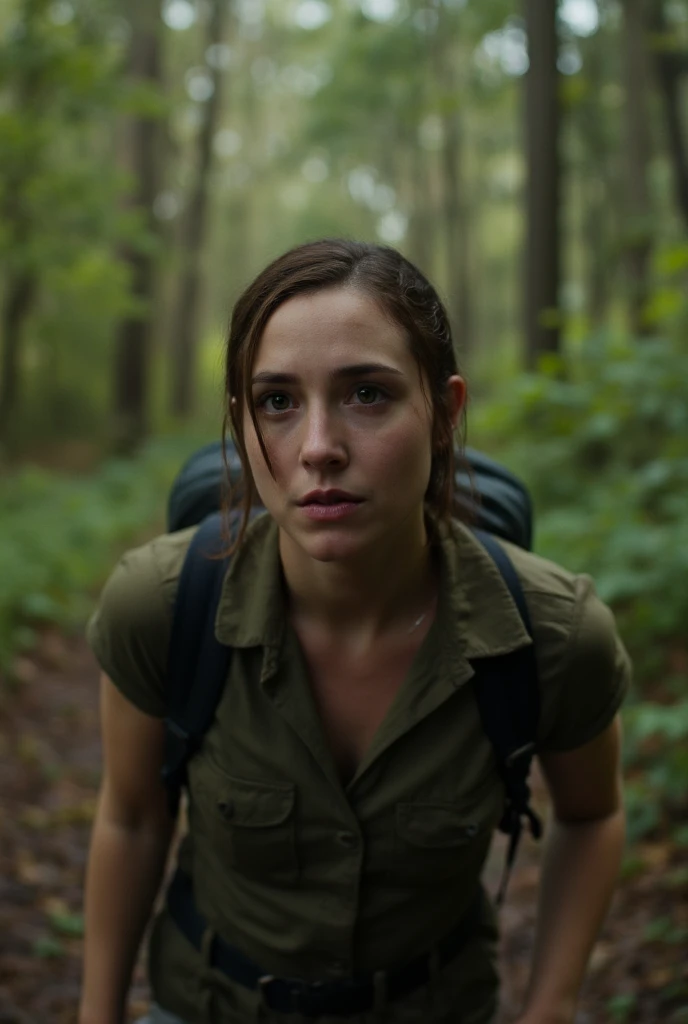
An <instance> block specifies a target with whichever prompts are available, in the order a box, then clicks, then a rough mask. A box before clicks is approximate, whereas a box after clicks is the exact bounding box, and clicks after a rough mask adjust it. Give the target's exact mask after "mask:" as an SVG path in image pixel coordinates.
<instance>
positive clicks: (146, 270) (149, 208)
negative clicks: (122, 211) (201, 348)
mask: <svg viewBox="0 0 688 1024" xmlns="http://www.w3.org/2000/svg"><path fill="white" fill-rule="evenodd" d="M131 30H132V34H131V42H130V47H129V61H128V64H129V73H130V76H131V77H132V78H133V79H135V80H138V81H141V82H143V83H145V84H146V85H148V86H152V87H159V85H160V83H161V66H160V29H159V18H158V5H157V4H156V3H154V2H152V0H139V2H138V4H133V5H132V14H131ZM158 128H159V122H158V117H157V116H156V115H146V114H140V115H134V116H133V117H132V119H131V120H130V122H129V123H128V124H127V125H126V126H125V146H124V152H125V159H126V163H127V165H128V170H129V171H130V173H131V175H132V177H133V178H134V182H135V184H134V191H133V193H132V195H131V196H130V198H129V203H130V205H131V206H132V207H133V208H136V209H138V210H140V211H141V213H142V215H143V218H144V221H145V225H146V228H147V231H148V236H149V237H148V239H147V242H146V244H145V245H130V246H127V247H126V248H125V249H124V251H123V254H122V256H123V259H124V260H125V262H126V263H127V264H128V265H129V270H130V293H131V298H132V300H133V304H134V307H135V308H134V310H133V312H131V313H130V314H129V315H128V316H127V317H126V318H125V319H124V320H123V321H122V322H121V323H120V325H119V329H118V333H117V337H116V349H115V371H114V372H115V380H114V408H115V431H114V433H115V438H114V439H115V444H116V446H117V448H118V449H119V450H121V451H127V452H128V451H131V450H133V449H134V448H136V446H137V445H138V444H140V442H141V441H142V440H143V439H144V438H145V437H146V435H147V433H148V429H149V423H148V391H149V373H150V357H151V348H152V342H151V337H152V327H153V316H154V298H155V286H156V279H157V274H156V254H155V252H154V251H152V250H153V248H154V247H153V246H152V245H151V241H152V239H153V238H154V237H155V235H156V233H157V228H156V222H155V218H154V215H153V203H154V201H155V197H156V196H157V194H158V190H159V183H160V169H159V146H158V142H159V139H158V135H159V132H158Z"/></svg>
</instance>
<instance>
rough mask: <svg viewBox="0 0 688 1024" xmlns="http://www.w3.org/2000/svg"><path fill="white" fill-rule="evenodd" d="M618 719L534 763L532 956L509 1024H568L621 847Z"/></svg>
mask: <svg viewBox="0 0 688 1024" xmlns="http://www.w3.org/2000/svg"><path fill="white" fill-rule="evenodd" d="M620 751H621V724H620V720H619V717H618V715H617V717H616V718H615V719H614V721H613V722H612V724H611V725H610V726H609V727H608V728H607V729H605V731H604V732H603V733H601V734H600V735H599V736H596V737H595V738H594V739H593V740H591V741H590V742H589V743H586V744H585V745H584V746H582V747H578V748H577V749H575V750H571V751H567V752H565V753H547V754H544V753H543V754H541V755H540V764H541V766H542V770H543V774H544V776H545V779H546V781H547V785H548V788H549V791H550V795H551V797H552V804H553V820H552V823H551V825H550V828H549V830H548V835H547V840H546V849H545V856H544V864H543V870H542V877H541V881H540V893H539V901H538V922H537V933H536V939H535V951H534V956H533V965H532V970H531V979H530V985H529V988H528V994H527V997H526V1002H525V1007H524V1010H523V1012H522V1014H521V1016H520V1017H519V1018H518V1021H517V1024H573V1020H574V1017H575V1013H576V1003H577V1000H578V993H579V990H580V987H581V984H582V982H583V976H584V974H585V969H586V966H587V963H588V959H589V957H590V953H591V951H592V948H593V945H594V943H595V939H596V938H597V935H598V932H599V930H600V927H601V925H602V922H603V920H604V917H605V915H606V913H607V909H608V907H609V903H610V901H611V897H612V893H613V891H614V887H615V884H616V880H617V876H618V873H619V867H620V864H621V857H622V851H623V845H624V836H625V829H624V811H623V803H622V784H621V767H620Z"/></svg>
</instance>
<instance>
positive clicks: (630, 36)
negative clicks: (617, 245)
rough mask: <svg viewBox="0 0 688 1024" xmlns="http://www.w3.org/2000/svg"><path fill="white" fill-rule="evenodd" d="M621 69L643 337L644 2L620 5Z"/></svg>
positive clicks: (647, 239) (646, 224)
mask: <svg viewBox="0 0 688 1024" xmlns="http://www.w3.org/2000/svg"><path fill="white" fill-rule="evenodd" d="M623 10H624V12H625V17H624V45H625V67H626V138H627V147H628V156H627V161H626V163H627V167H628V186H627V187H628V212H629V219H628V226H627V231H626V239H625V251H626V265H627V275H628V282H629V288H630V295H629V314H630V322H631V329H632V330H633V332H634V333H635V334H646V333H647V330H648V324H647V321H646V319H645V307H646V305H647V300H648V295H649V289H650V285H649V270H650V255H651V252H652V208H651V203H650V190H649V186H648V167H649V163H650V134H649V130H648V112H647V86H648V82H647V54H646V38H645V37H646V29H645V17H644V15H645V10H644V0H625V3H624V4H623Z"/></svg>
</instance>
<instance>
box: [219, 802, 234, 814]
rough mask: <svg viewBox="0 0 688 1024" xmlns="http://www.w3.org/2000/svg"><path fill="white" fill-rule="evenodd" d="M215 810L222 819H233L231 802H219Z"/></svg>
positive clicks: (232, 803) (232, 804)
mask: <svg viewBox="0 0 688 1024" xmlns="http://www.w3.org/2000/svg"><path fill="white" fill-rule="evenodd" d="M217 809H218V810H219V812H220V814H221V815H222V817H223V818H233V817H234V801H233V800H220V801H219V803H218V805H217Z"/></svg>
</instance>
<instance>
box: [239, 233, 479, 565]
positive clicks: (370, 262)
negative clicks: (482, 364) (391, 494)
mask: <svg viewBox="0 0 688 1024" xmlns="http://www.w3.org/2000/svg"><path fill="white" fill-rule="evenodd" d="M338 286H340V287H343V286H348V287H351V288H355V289H357V290H359V291H361V292H363V293H364V294H366V295H368V296H369V297H370V298H372V299H374V300H375V301H376V302H377V303H378V304H379V306H380V307H381V309H382V310H383V311H384V312H385V313H386V314H387V315H388V316H389V317H391V319H392V320H393V321H394V322H395V323H396V324H397V325H398V326H399V327H400V328H402V330H403V331H404V332H405V334H406V336H407V338H408V340H409V343H410V345H411V351H412V353H413V355H414V356H415V359H416V362H417V363H418V369H419V371H420V372H422V373H424V374H425V378H426V380H427V383H428V388H429V392H430V394H429V396H426V398H428V397H429V401H430V402H431V404H432V410H433V426H432V450H433V456H432V464H431V471H430V481H429V484H428V489H427V492H426V503H427V505H428V509H429V511H430V512H432V513H433V514H434V516H435V517H436V518H437V519H438V520H444V521H447V520H449V519H450V517H451V515H452V511H453V493H454V437H453V433H454V432H453V428H452V424H451V419H450V409H449V401H448V399H449V395H448V391H447V387H446V384H447V380H448V379H449V377H451V376H452V375H453V374H456V373H458V372H459V371H458V367H457V363H456V355H455V353H454V346H453V342H452V335H451V327H450V324H449V318H448V316H447V312H446V310H445V308H444V306H443V304H442V302H441V300H440V298H439V296H438V295H437V292H436V291H435V289H434V288H433V287H432V285H431V284H430V282H429V281H428V280H427V278H426V277H425V276H424V275H423V274H422V273H421V272H420V270H418V268H417V267H415V266H414V265H413V264H412V263H410V262H409V260H407V259H405V257H404V256H402V255H401V253H399V252H397V251H396V249H392V248H389V247H388V246H383V245H375V244H372V243H369V242H352V241H348V240H346V239H338V238H335V239H322V240H321V241H317V242H307V243H306V244H304V245H299V246H297V247H296V248H294V249H291V250H290V251H289V252H286V253H285V254H284V255H283V256H280V257H278V259H276V260H274V261H273V262H272V263H271V264H270V265H269V266H268V267H266V268H265V270H263V271H262V273H260V274H259V275H258V277H257V278H256V279H255V281H253V283H252V284H250V285H249V286H248V288H247V289H246V290H245V291H244V292H243V294H242V295H241V296H240V298H239V299H238V301H237V303H236V305H235V307H234V312H233V314H232V320H231V324H230V330H229V338H228V341H227V355H226V363H225V395H226V401H227V410H226V412H225V418H224V424H223V431H222V436H223V439H225V438H226V435H227V425H228V422H231V426H232V434H233V436H234V440H235V442H236V447H237V451H238V454H239V458H240V460H241V466H242V475H243V487H242V488H241V491H242V508H243V518H242V522H241V526H240V528H239V533H238V537H237V540H236V546H238V545H239V544H240V543H241V541H242V539H243V536H244V532H245V530H246V526H247V523H248V519H249V514H250V510H251V506H252V503H253V501H254V497H255V493H254V492H255V488H254V485H253V480H252V476H251V471H250V467H249V464H248V458H247V455H246V445H245V440H244V429H243V423H244V410H245V409H248V410H249V413H250V415H251V419H252V420H253V424H254V427H255V429H256V433H257V435H258V441H259V444H260V449H261V451H262V453H263V457H264V458H265V461H266V463H267V464H268V466H270V459H269V456H268V453H267V450H266V448H265V443H264V441H263V437H262V434H261V432H260V429H259V427H258V423H257V420H256V414H255V410H254V407H253V401H252V395H251V369H252V367H253V363H254V361H255V357H256V353H257V351H258V346H259V344H260V339H261V337H262V335H263V331H264V330H265V327H266V325H267V322H268V320H269V319H270V317H271V316H272V314H273V313H274V312H275V310H276V309H277V308H278V307H279V306H281V305H282V303H283V302H286V301H287V299H290V298H292V297H293V296H295V295H299V294H304V293H308V292H315V291H320V290H323V289H325V288H335V287H338ZM421 380H422V377H421ZM232 399H235V401H234V402H233V401H232Z"/></svg>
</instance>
